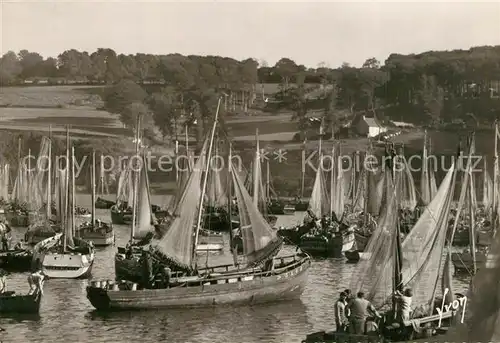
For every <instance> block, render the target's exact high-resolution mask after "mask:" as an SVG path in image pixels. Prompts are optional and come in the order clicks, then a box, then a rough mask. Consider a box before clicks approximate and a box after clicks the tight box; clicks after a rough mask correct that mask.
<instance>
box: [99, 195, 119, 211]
mask: <svg viewBox="0 0 500 343" xmlns="http://www.w3.org/2000/svg"><path fill="white" fill-rule="evenodd" d="M115 204H116V203H115V202H114V201H111V200H106V199H103V198H101V197H99V198H97V200H96V201H95V208H98V209H101V210H109V209H110V208H111V207H113V206H114V205H115Z"/></svg>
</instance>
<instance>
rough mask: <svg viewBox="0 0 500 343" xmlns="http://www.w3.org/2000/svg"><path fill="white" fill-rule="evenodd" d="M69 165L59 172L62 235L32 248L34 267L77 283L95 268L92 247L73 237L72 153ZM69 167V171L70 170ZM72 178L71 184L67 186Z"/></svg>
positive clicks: (73, 187) (73, 177)
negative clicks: (78, 279)
mask: <svg viewBox="0 0 500 343" xmlns="http://www.w3.org/2000/svg"><path fill="white" fill-rule="evenodd" d="M66 140H67V150H66V161H70V158H69V156H70V154H69V147H70V140H69V129H68V132H67V138H66ZM71 150H72V153H71V163H68V164H67V166H66V168H65V169H62V168H60V170H59V185H58V186H59V187H58V188H59V194H58V198H59V199H58V200H59V202H60V203H64V204H65V208H66V211H65V213H64V216H63V221H62V224H63V228H64V232H63V233H59V234H57V235H55V236H54V237H51V238H48V239H45V240H43V241H41V242H40V243H38V244H37V245H35V247H34V248H33V266H34V267H35V268H37V269H40V270H41V271H42V273H43V274H44V275H46V276H48V277H50V278H59V279H76V278H84V277H88V276H90V273H91V271H92V266H93V264H94V256H95V251H94V245H93V243H92V242H87V241H85V240H83V239H81V238H78V237H74V232H75V211H74V208H75V194H74V192H75V166H74V163H75V154H74V148H72V149H71ZM70 167H71V169H70ZM70 175H71V182H70Z"/></svg>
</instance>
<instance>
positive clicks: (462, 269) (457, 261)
mask: <svg viewBox="0 0 500 343" xmlns="http://www.w3.org/2000/svg"><path fill="white" fill-rule="evenodd" d="M451 262H452V263H453V266H454V267H455V273H470V272H472V271H473V269H474V263H473V259H472V254H471V253H470V252H454V253H452V254H451ZM485 263H486V254H485V253H483V252H479V251H478V252H476V268H478V269H479V268H481V267H482V266H483V265H484V264H485Z"/></svg>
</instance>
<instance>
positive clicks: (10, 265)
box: [0, 249, 33, 273]
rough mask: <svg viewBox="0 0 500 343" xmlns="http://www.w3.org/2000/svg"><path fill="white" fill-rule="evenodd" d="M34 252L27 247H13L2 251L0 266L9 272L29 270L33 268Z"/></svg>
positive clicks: (0, 253)
mask: <svg viewBox="0 0 500 343" xmlns="http://www.w3.org/2000/svg"><path fill="white" fill-rule="evenodd" d="M32 259H33V252H31V251H30V250H26V249H13V250H9V251H2V252H0V268H2V269H4V270H6V271H9V272H19V273H23V272H28V271H30V270H31V261H32Z"/></svg>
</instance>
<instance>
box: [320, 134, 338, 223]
mask: <svg viewBox="0 0 500 343" xmlns="http://www.w3.org/2000/svg"><path fill="white" fill-rule="evenodd" d="M322 167H323V164H322V163H321V160H320V164H319V168H322ZM331 167H332V172H331V173H330V216H331V215H332V213H333V200H334V190H335V188H336V187H334V185H335V177H336V176H337V173H336V171H337V169H336V168H337V164H336V163H335V143H334V144H333V145H332V166H331Z"/></svg>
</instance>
